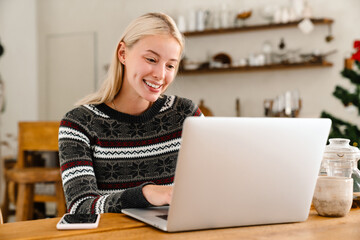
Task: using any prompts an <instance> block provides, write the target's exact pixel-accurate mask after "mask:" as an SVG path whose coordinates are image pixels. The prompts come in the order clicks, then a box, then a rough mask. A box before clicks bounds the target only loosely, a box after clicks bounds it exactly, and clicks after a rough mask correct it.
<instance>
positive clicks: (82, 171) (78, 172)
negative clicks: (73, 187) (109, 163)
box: [61, 166, 95, 185]
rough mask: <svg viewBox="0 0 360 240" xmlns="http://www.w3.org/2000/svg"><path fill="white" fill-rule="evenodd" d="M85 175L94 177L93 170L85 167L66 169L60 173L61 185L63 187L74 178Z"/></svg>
mask: <svg viewBox="0 0 360 240" xmlns="http://www.w3.org/2000/svg"><path fill="white" fill-rule="evenodd" d="M86 175H90V176H95V174H94V168H92V167H86V166H80V167H74V168H68V169H65V170H64V171H62V174H61V177H62V182H63V185H65V184H66V183H67V182H68V181H70V180H71V179H73V178H74V177H80V176H86Z"/></svg>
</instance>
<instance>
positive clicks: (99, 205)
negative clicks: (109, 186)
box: [95, 195, 109, 214]
mask: <svg viewBox="0 0 360 240" xmlns="http://www.w3.org/2000/svg"><path fill="white" fill-rule="evenodd" d="M108 197H109V195H104V196H101V197H100V198H99V200H98V201H97V202H96V207H95V213H96V214H99V213H104V204H105V201H106V198H108Z"/></svg>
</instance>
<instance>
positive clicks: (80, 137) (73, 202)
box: [59, 117, 151, 214]
mask: <svg viewBox="0 0 360 240" xmlns="http://www.w3.org/2000/svg"><path fill="white" fill-rule="evenodd" d="M90 141H91V137H90V134H89V133H88V132H87V131H86V130H85V129H84V128H83V127H82V126H81V125H79V124H77V122H75V121H72V120H71V118H69V117H65V118H64V119H63V120H62V121H61V124H60V128H59V159H60V167H61V174H62V181H63V188H64V193H65V198H66V204H67V211H68V212H70V213H92V214H94V213H104V212H116V213H120V212H121V209H123V208H131V207H137V208H142V207H149V206H151V204H150V203H149V202H148V201H147V200H146V199H145V197H144V196H143V194H142V187H143V186H144V185H146V184H151V183H143V184H142V185H140V186H136V187H133V188H129V189H126V190H123V191H119V192H115V193H106V192H103V191H101V190H99V189H98V187H97V182H96V177H95V171H94V164H93V159H92V156H93V154H92V147H91V143H90Z"/></svg>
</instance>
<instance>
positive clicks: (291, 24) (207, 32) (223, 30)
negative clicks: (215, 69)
mask: <svg viewBox="0 0 360 240" xmlns="http://www.w3.org/2000/svg"><path fill="white" fill-rule="evenodd" d="M311 21H312V23H313V24H315V25H321V24H329V25H330V24H332V23H333V22H334V20H332V19H330V18H311ZM299 22H301V21H295V22H288V23H276V24H275V23H274V24H257V25H249V26H246V25H245V26H243V27H234V28H221V29H209V30H204V31H195V32H184V33H183V34H184V35H185V36H202V35H214V34H224V33H235V32H247V31H258V30H272V29H277V28H289V27H297V25H298V24H299Z"/></svg>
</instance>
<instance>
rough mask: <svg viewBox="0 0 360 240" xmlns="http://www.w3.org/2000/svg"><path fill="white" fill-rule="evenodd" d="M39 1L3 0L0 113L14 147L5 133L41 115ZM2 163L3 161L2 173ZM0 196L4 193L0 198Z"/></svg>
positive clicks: (1, 130)
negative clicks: (0, 108) (0, 107)
mask: <svg viewBox="0 0 360 240" xmlns="http://www.w3.org/2000/svg"><path fill="white" fill-rule="evenodd" d="M36 5H37V2H36V1H35V0H26V1H24V0H0V41H1V43H2V45H3V46H4V48H5V52H4V55H2V57H0V75H1V77H2V79H3V81H4V82H5V88H6V89H5V93H6V111H5V113H4V114H2V115H0V121H1V124H0V139H2V140H8V141H11V142H10V143H11V144H12V146H13V147H16V141H15V140H12V138H11V139H9V138H8V137H6V135H5V134H8V133H10V134H13V135H16V129H17V122H18V121H30V120H36V119H38V109H39V108H38V61H37V56H38V49H37V35H38V34H37V21H36V18H37V10H36ZM2 150H3V151H2V154H3V155H10V154H14V151H16V149H15V148H14V149H13V151H11V149H9V148H2ZM1 167H2V165H1V164H0V173H2V169H1ZM0 177H1V174H0ZM1 182H2V181H1ZM0 193H2V185H0ZM1 198H2V194H0V201H1Z"/></svg>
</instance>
